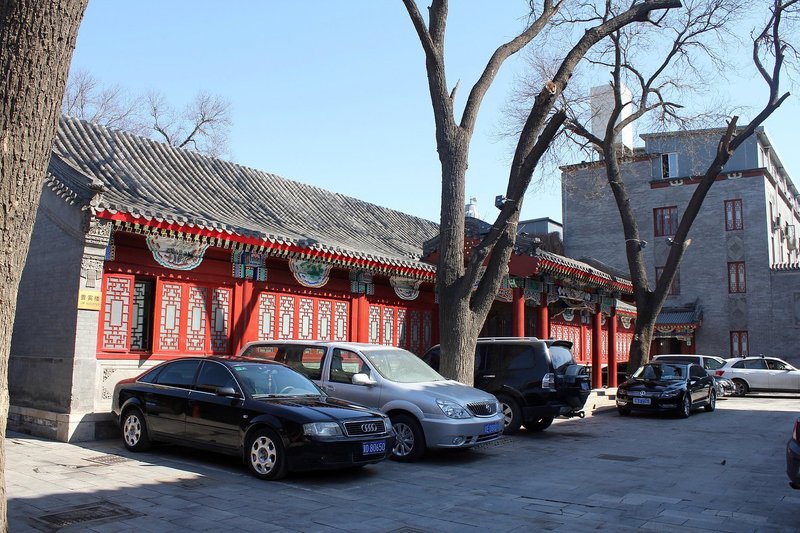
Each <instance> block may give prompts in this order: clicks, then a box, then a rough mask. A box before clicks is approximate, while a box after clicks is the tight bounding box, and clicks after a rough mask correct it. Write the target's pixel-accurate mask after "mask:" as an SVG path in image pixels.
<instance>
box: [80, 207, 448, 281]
mask: <svg viewBox="0 0 800 533" xmlns="http://www.w3.org/2000/svg"><path fill="white" fill-rule="evenodd" d="M95 216H96V217H97V218H102V219H104V220H112V221H115V222H126V223H129V224H138V225H140V226H147V227H150V228H155V229H159V230H165V231H173V232H176V233H186V234H189V235H197V236H200V237H205V238H208V239H219V240H223V241H231V242H236V243H240V244H249V245H252V246H260V247H263V248H264V249H265V250H271V251H273V252H279V253H280V254H282V255H302V256H304V257H313V258H316V259H322V260H325V261H328V262H336V263H339V264H346V265H353V266H358V267H361V268H365V269H370V268H371V269H380V270H384V271H385V270H391V271H394V272H397V273H399V274H406V275H410V276H415V277H418V278H426V279H427V280H429V281H432V280H433V278H434V275H435V274H434V273H433V272H429V271H427V270H422V269H417V268H412V267H403V266H398V265H391V264H386V263H381V262H379V261H372V260H369V259H362V258H358V257H347V256H345V255H341V254H337V253H335V252H330V251H323V250H313V249H310V248H303V247H300V246H297V245H296V244H290V243H280V242H270V241H268V240H265V239H263V238H259V237H248V236H245V235H239V234H237V233H233V232H228V231H225V230H218V229H211V228H199V227H196V226H190V225H187V224H182V223H178V222H167V221H166V220H155V219H150V220H148V219H146V218H144V217H137V216H135V215H132V214H130V213H122V212H116V213H111V212H109V211H98V212H96V213H95Z"/></svg>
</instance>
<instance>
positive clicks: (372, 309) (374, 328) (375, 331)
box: [368, 305, 381, 344]
mask: <svg viewBox="0 0 800 533" xmlns="http://www.w3.org/2000/svg"><path fill="white" fill-rule="evenodd" d="M368 318H369V342H371V343H373V344H379V343H380V342H381V308H380V306H377V305H370V306H369V317H368Z"/></svg>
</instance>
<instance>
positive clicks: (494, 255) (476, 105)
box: [403, 0, 681, 384]
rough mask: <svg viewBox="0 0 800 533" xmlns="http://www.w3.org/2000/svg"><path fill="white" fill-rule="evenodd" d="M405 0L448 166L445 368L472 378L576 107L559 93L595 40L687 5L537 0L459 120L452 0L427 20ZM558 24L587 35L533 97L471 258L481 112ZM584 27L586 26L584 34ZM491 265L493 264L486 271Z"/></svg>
mask: <svg viewBox="0 0 800 533" xmlns="http://www.w3.org/2000/svg"><path fill="white" fill-rule="evenodd" d="M403 3H404V4H405V6H406V10H407V11H408V14H409V16H410V18H411V21H412V23H413V25H414V28H415V30H416V32H417V36H418V37H419V40H420V43H421V44H422V49H423V51H424V53H425V66H426V72H427V77H428V89H429V92H430V97H431V103H432V106H433V115H434V121H435V125H436V147H437V150H438V152H439V161H440V163H441V166H442V189H441V190H442V207H441V225H440V245H439V246H440V250H439V251H440V255H439V261H438V266H437V271H436V287H437V290H438V294H439V301H440V306H439V318H440V328H441V331H442V332H443V334H442V335H441V366H440V369H441V371H442V373H443V374H444V375H445V376H448V377H450V378H453V379H457V380H459V381H461V382H463V383H468V384H471V383H472V381H473V370H474V357H473V356H472V354H474V352H475V345H476V343H477V337H478V333H479V332H480V329H481V327H482V325H483V322H484V321H485V319H486V315H487V314H488V312H489V309H490V308H491V305H492V301H493V300H494V297H495V294H496V293H497V290H498V288H499V287H500V283H501V280H502V278H503V276H504V275H505V274H506V273H507V271H508V260H509V258H510V256H511V251H512V249H513V246H514V242H515V239H516V236H517V223H518V222H519V215H520V210H521V208H522V202H523V199H524V195H525V191H526V190H527V188H528V185H529V184H530V181H531V177H532V175H533V172H534V170H535V169H536V167H537V165H538V163H539V161H540V159H541V158H542V156H543V154H544V153H545V152H546V151H547V149H548V147H549V145H550V142H551V141H552V139H553V138H554V137H555V135H556V134H557V133H558V131H559V130H560V128H561V126H562V124H563V123H564V120H565V119H566V112H565V111H564V110H563V109H556V105H557V103H558V97H559V94H561V93H562V92H563V91H564V89H565V88H566V86H567V84H568V82H569V80H570V78H571V76H572V73H573V71H574V70H575V68H576V67H577V65H578V63H579V62H580V61H581V59H583V57H584V56H585V55H586V53H587V52H588V51H589V50H590V49H591V48H592V46H594V45H595V44H597V43H598V42H600V41H601V40H603V39H604V38H606V37H608V36H609V35H611V34H613V33H614V32H616V31H618V30H619V29H620V28H623V27H625V26H627V25H629V24H633V23H636V22H646V21H648V20H649V17H650V14H651V13H653V12H658V11H662V10H665V9H669V8H675V7H680V5H681V4H680V1H679V0H647V1H628V2H627V5H628V8H627V9H626V10H623V11H621V12H620V13H619V14H614V13H613V12H612V11H611V9H610V5H611V4H612V2H611V1H610V0H607V1H599V0H598V1H597V2H589V1H587V2H578V3H575V2H565V1H564V0H541V2H536V1H534V0H531V1H530V6H531V8H532V13H531V17H530V20H529V24H527V25H526V27H525V28H524V30H523V31H522V32H521V33H520V34H519V35H518V36H516V37H515V38H513V39H511V40H510V41H508V42H506V43H504V44H502V45H500V46H499V47H498V48H497V50H495V52H494V53H493V54H492V56H491V57H490V58H489V60H488V62H487V64H486V67H485V69H484V70H483V73H482V74H481V75H480V77H479V78H478V80H477V81H476V82H475V84H474V85H473V86H472V88H471V90H470V92H469V95H468V96H467V101H466V105H465V107H464V111H463V112H462V114H461V118H460V120H457V118H456V116H455V110H454V101H455V97H456V93H457V90H458V85H459V84H458V83H457V84H456V85H455V86H454V87H453V88H452V89H450V87H449V86H448V83H447V80H446V76H445V57H444V45H445V26H446V23H447V13H448V3H447V1H446V0H433V1H432V2H431V5H430V7H429V9H428V18H429V20H428V23H427V25H426V23H425V20H424V19H423V16H422V14H421V13H420V12H419V9H418V8H417V4H416V2H415V1H414V0H403ZM565 5H566V7H567V8H571V7H574V9H575V11H574V12H568V15H569V16H568V18H562V19H561V20H559V19H557V18H556V16H557V15H558V13H559V11H561V10H562V7H565ZM537 6H538V7H537ZM576 6H577V7H576ZM565 12H567V11H566V10H565ZM555 23H565V24H571V25H572V27H573V28H574V29H576V32H575V34H576V35H577V34H579V33H580V37H578V38H577V40H576V41H575V42H574V44H572V45H571V46H568V47H567V49H565V50H563V56H562V60H561V61H560V62H559V64H558V68H557V69H556V70H555V73H554V75H553V77H552V78H551V79H548V80H547V81H546V82H545V83H544V84H543V86H541V87H540V88H539V91H538V92H537V94H536V96H535V97H534V98H533V101H532V103H531V105H530V110H529V112H528V114H527V118H526V120H525V124H524V126H523V128H522V130H521V132H520V134H519V140H518V142H517V146H516V150H515V152H514V157H513V161H512V163H511V168H510V169H509V176H508V185H507V189H506V194H505V200H504V202H503V204H502V207H501V209H500V213H499V215H498V217H497V219H496V220H495V222H494V224H493V225H492V228H491V230H490V231H489V232H488V234H487V235H486V236H485V237H484V238H483V240H482V241H481V242H480V243H479V244H478V245H477V246H476V247H474V248H473V250H472V252H471V254H470V256H469V257H468V258H467V257H466V256H465V253H464V213H465V204H464V196H465V193H464V186H465V175H466V170H467V165H468V159H469V146H470V141H471V139H472V135H473V133H474V129H475V122H476V120H477V117H478V111H479V109H480V106H481V103H482V101H483V98H484V96H485V95H486V92H487V91H488V90H489V88H490V87H491V85H492V82H493V81H494V79H495V76H496V75H497V72H498V70H499V69H500V67H502V65H503V63H504V62H505V61H506V59H508V58H509V57H511V56H512V55H514V54H516V53H517V52H519V51H520V50H522V49H523V48H524V47H525V46H527V45H528V44H529V43H531V42H533V41H534V39H536V38H537V36H539V35H540V34H542V32H543V30H545V29H546V28H547V27H548V25H552V24H555ZM579 30H584V31H583V32H582V33H581V32H580V31H579ZM483 265H485V266H486V269H485V271H484V272H483V274H481V271H482V268H481V267H482V266H483ZM476 286H477V288H476V289H473V288H474V287H476Z"/></svg>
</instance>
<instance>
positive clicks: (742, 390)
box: [733, 379, 750, 396]
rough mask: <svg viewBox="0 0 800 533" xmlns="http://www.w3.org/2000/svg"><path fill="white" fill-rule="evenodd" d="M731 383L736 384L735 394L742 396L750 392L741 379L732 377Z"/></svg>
mask: <svg viewBox="0 0 800 533" xmlns="http://www.w3.org/2000/svg"><path fill="white" fill-rule="evenodd" d="M733 384H734V385H736V396H744V395H746V394H747V393H748V392H750V387H748V386H747V383H745V381H744V380H743V379H734V380H733Z"/></svg>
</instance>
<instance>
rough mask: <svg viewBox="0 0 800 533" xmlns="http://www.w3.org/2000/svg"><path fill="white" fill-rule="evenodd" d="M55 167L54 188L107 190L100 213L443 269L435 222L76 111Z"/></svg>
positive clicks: (86, 192) (83, 198) (84, 196)
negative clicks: (433, 256)
mask: <svg viewBox="0 0 800 533" xmlns="http://www.w3.org/2000/svg"><path fill="white" fill-rule="evenodd" d="M49 174H50V175H49V178H48V184H49V185H50V187H51V188H53V189H54V190H56V192H58V193H59V195H60V196H62V197H64V198H68V199H70V201H73V202H75V201H77V202H80V203H82V204H84V205H88V204H89V202H90V201H91V200H92V198H93V197H94V193H96V192H98V191H100V190H102V194H101V195H100V196H98V197H96V198H95V201H94V202H93V203H92V206H93V208H94V211H95V212H96V213H98V212H104V211H105V212H111V213H115V212H121V213H127V214H130V215H133V216H134V217H141V218H145V219H147V220H155V221H158V222H164V221H166V222H170V223H178V224H180V225H186V226H191V227H200V228H207V229H212V230H218V231H222V232H225V233H232V234H236V235H240V236H244V237H254V238H257V239H263V240H265V241H269V242H277V243H289V244H301V245H303V246H309V247H311V248H314V249H317V250H322V251H326V252H335V253H338V254H341V255H343V256H346V257H362V258H369V259H372V260H377V261H380V262H383V263H386V264H392V265H398V266H407V267H411V268H415V269H422V270H425V271H431V272H432V271H433V270H434V267H433V266H432V265H428V264H426V263H421V262H419V261H418V259H419V258H420V256H421V255H422V242H424V241H425V240H426V239H430V238H431V237H433V236H434V235H436V234H437V233H438V225H437V224H435V223H434V222H430V221H428V220H424V219H421V218H417V217H414V216H411V215H408V214H405V213H401V212H399V211H395V210H392V209H388V208H385V207H380V206H377V205H374V204H371V203H368V202H364V201H361V200H358V199H355V198H352V197H349V196H345V195H342V194H338V193H334V192H330V191H326V190H324V189H321V188H319V187H314V186H311V185H306V184H302V183H298V182H296V181H291V180H288V179H285V178H281V177H279V176H275V175H273V174H269V173H266V172H262V171H259V170H255V169H252V168H248V167H245V166H242V165H237V164H234V163H231V162H228V161H223V160H219V159H214V158H211V157H207V156H204V155H202V154H199V153H196V152H191V151H188V150H181V149H178V148H174V147H172V146H169V145H166V144H163V143H159V142H155V141H153V140H150V139H147V138H143V137H138V136H135V135H132V134H130V133H127V132H123V131H117V130H112V129H107V128H104V127H102V126H98V125H95V124H91V123H88V122H85V121H81V120H78V119H74V118H68V117H64V118H62V119H61V122H60V125H59V131H58V135H57V137H56V141H55V145H54V148H53V156H52V158H51V161H50V166H49ZM391 185H392V184H385V186H391ZM376 186H377V187H381V186H382V185H381V184H380V182H378V181H376Z"/></svg>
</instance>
